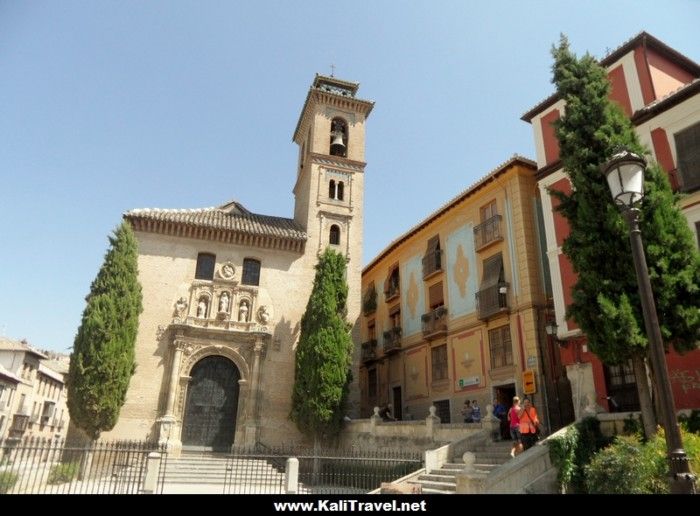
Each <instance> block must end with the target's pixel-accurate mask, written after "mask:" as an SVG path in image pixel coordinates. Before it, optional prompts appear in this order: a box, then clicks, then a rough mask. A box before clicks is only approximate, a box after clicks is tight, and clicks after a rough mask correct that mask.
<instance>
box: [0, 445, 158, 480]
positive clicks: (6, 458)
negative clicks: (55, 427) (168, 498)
mask: <svg viewBox="0 0 700 516" xmlns="http://www.w3.org/2000/svg"><path fill="white" fill-rule="evenodd" d="M152 452H158V455H156V457H157V459H156V460H157V461H158V462H159V465H160V467H159V475H158V479H157V482H156V487H155V491H154V492H156V493H161V492H162V491H163V482H164V479H165V466H166V462H167V453H166V452H165V449H164V448H163V447H161V446H159V445H158V444H155V443H147V442H142V441H97V442H95V443H92V444H91V445H89V444H87V445H82V444H73V443H66V442H65V441H63V440H56V439H40V438H27V439H24V440H16V439H6V440H0V494H19V493H26V494H103V493H109V494H136V493H141V492H143V485H144V478H145V474H146V465H147V461H148V456H149V454H150V453H152Z"/></svg>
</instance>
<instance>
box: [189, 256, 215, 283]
mask: <svg viewBox="0 0 700 516" xmlns="http://www.w3.org/2000/svg"><path fill="white" fill-rule="evenodd" d="M215 264H216V255H214V254H211V253H199V254H198V255H197V270H196V271H195V273H194V277H195V279H203V280H211V279H214V265H215Z"/></svg>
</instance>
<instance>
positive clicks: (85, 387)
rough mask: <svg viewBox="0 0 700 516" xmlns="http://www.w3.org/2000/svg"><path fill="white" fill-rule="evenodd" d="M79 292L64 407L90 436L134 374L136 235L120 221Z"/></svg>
mask: <svg viewBox="0 0 700 516" xmlns="http://www.w3.org/2000/svg"><path fill="white" fill-rule="evenodd" d="M109 241H110V248H109V250H108V251H107V254H106V255H105V259H104V263H103V264H102V267H101V268H100V271H99V272H98V274H97V277H96V278H95V280H94V281H93V282H92V285H91V287H90V293H89V294H88V296H87V297H86V298H85V300H86V302H87V306H86V307H85V310H84V311H83V316H82V321H81V323H80V327H79V328H78V333H77V335H76V337H75V342H74V344H73V353H72V355H71V361H70V369H69V371H68V381H67V384H68V410H69V412H70V417H71V420H72V421H73V422H75V424H76V425H77V426H78V427H79V428H80V429H82V430H83V431H84V432H85V433H86V434H87V435H88V436H89V437H90V438H91V439H93V440H95V439H97V438H98V437H99V436H100V434H101V433H102V432H103V431H106V430H111V429H112V428H114V425H115V424H116V423H117V418H118V417H119V411H120V409H121V407H122V405H123V404H124V400H125V398H126V391H127V388H128V387H129V380H130V379H131V375H133V374H134V371H135V368H136V364H135V362H134V344H135V341H136V332H137V330H138V317H139V314H140V313H141V311H142V310H143V308H142V296H141V285H140V284H139V282H138V270H137V256H138V248H137V243H136V237H135V236H134V232H133V230H132V229H131V226H130V225H129V224H128V223H126V222H123V223H122V224H121V225H120V226H119V227H118V228H117V229H116V230H115V231H114V236H110V237H109Z"/></svg>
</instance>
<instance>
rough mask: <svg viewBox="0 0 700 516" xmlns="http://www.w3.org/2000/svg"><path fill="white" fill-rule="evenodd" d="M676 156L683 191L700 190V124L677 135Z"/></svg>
mask: <svg viewBox="0 0 700 516" xmlns="http://www.w3.org/2000/svg"><path fill="white" fill-rule="evenodd" d="M676 154H677V155H678V172H679V175H680V178H681V182H682V185H681V189H682V190H683V191H684V192H692V191H694V190H697V189H699V188H700V123H697V124H695V125H693V126H690V127H688V128H687V129H683V130H682V131H681V132H679V133H677V134H676Z"/></svg>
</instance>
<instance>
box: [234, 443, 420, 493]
mask: <svg viewBox="0 0 700 516" xmlns="http://www.w3.org/2000/svg"><path fill="white" fill-rule="evenodd" d="M289 458H296V459H297V460H298V461H299V470H298V486H297V488H296V491H297V493H300V494H359V493H367V492H369V491H373V490H374V489H377V488H379V487H380V486H381V483H382V482H391V481H393V480H396V479H398V478H401V477H403V476H405V475H407V474H409V473H411V472H413V471H416V470H418V469H420V468H422V467H423V455H422V454H421V453H420V452H415V453H414V452H407V451H403V450H399V451H396V450H358V449H343V448H332V449H325V448H323V449H316V450H314V449H313V448H306V447H268V446H264V445H261V444H259V445H258V446H256V447H255V448H253V449H235V450H233V453H232V454H231V460H230V466H229V467H230V472H228V471H227V482H226V486H225V488H224V492H225V493H273V492H274V493H283V492H285V491H284V489H286V486H285V467H286V464H287V459H289ZM277 489H279V491H278V490H277Z"/></svg>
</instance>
